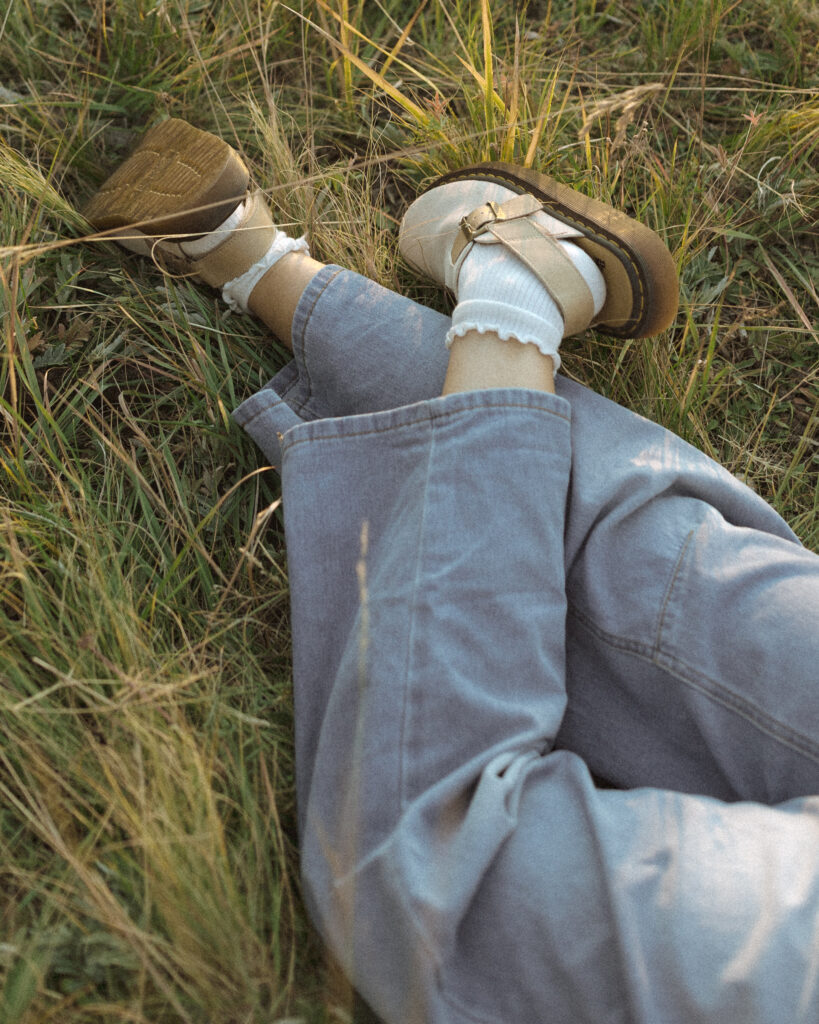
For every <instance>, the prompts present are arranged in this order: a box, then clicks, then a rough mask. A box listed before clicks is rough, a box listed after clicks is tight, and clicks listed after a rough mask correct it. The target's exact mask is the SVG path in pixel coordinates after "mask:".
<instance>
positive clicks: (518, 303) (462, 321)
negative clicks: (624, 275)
mask: <svg viewBox="0 0 819 1024" xmlns="http://www.w3.org/2000/svg"><path fill="white" fill-rule="evenodd" d="M512 194H513V193H512V192H510V193H509V195H510V196H511V195H512ZM537 216H539V215H537ZM558 244H559V245H560V246H561V247H562V249H563V251H564V252H565V253H566V255H567V256H568V257H569V259H571V261H572V263H574V265H575V266H576V267H577V269H578V270H579V271H580V273H581V275H582V276H583V280H584V281H585V282H586V284H587V285H588V287H589V290H590V291H591V293H592V299H593V301H594V312H595V313H597V312H599V311H600V309H601V308H602V306H603V303H604V302H605V299H606V285H605V281H604V280H603V275H602V273H601V272H600V269H599V268H598V266H597V264H596V263H595V262H594V260H593V259H592V258H591V257H590V256H589V255H588V254H587V253H585V252H584V251H583V250H582V249H581V248H580V247H579V246H577V245H575V244H574V243H573V242H570V241H565V240H560V241H559V242H558ZM456 299H457V305H456V306H455V309H454V310H453V312H452V326H451V327H450V329H449V331H448V333H447V336H446V342H447V346H449V345H451V344H452V341H453V340H454V339H455V338H458V337H461V336H462V335H464V334H466V333H467V332H469V331H479V332H482V333H486V332H489V331H491V332H494V333H496V334H498V335H499V336H500V337H501V338H503V339H505V340H512V339H514V340H516V341H519V342H522V343H524V344H533V345H535V346H536V347H537V348H538V349H539V350H540V351H541V352H542V353H543V354H544V355H548V356H551V357H552V359H553V361H554V365H555V370H557V368H558V367H559V366H560V356H559V355H558V346H559V345H560V342H561V341H562V339H563V330H564V324H563V317H562V315H561V313H560V310H559V309H558V307H557V305H556V303H555V301H554V299H552V297H551V295H549V293H548V292H547V291H546V289H545V288H544V287H543V285H542V284H541V282H540V281H539V280H538V278H537V277H536V276H535V275H534V274H533V273H532V271H531V270H529V268H528V267H527V266H526V265H525V264H524V263H521V261H520V260H518V259H517V258H516V257H515V256H514V255H513V254H512V253H511V252H509V251H508V250H507V249H506V248H505V247H504V246H503V245H500V244H499V243H495V242H490V243H484V242H482V241H481V239H478V240H476V242H475V244H474V245H473V246H472V249H471V250H470V251H469V253H468V254H467V256H466V259H465V260H464V262H463V264H462V266H461V269H460V273H459V275H458V284H457V294H456Z"/></svg>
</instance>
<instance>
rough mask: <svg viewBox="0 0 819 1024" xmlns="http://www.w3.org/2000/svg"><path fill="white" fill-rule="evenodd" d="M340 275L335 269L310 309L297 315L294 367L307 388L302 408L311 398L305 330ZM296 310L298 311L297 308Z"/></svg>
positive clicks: (310, 379) (311, 386)
mask: <svg viewBox="0 0 819 1024" xmlns="http://www.w3.org/2000/svg"><path fill="white" fill-rule="evenodd" d="M319 273H321V271H319ZM340 273H341V268H340V267H338V268H337V269H336V271H335V273H334V274H331V275H330V277H328V279H327V280H326V281H325V282H324V284H323V285H322V287H321V290H320V291H319V293H318V295H316V296H315V298H314V299H313V301H312V303H311V305H310V308H309V309H308V310H306V311H305V312H303V313H300V314H299V315H300V318H301V320H302V321H303V322H302V326H301V330H300V331H299V334H298V347H299V356H300V359H297V361H296V365H297V366H298V367H299V376H298V380H299V382H301V381H302V379H303V380H304V384H305V386H306V388H307V397H306V398H305V400H304V406H306V405H307V403H308V402H309V401H310V399H311V398H312V397H313V380H312V376H311V374H310V368H309V367H308V365H307V343H306V340H305V335H306V333H307V328H308V327H309V325H310V318H311V317H312V315H313V313H314V312H315V309H316V306H317V305H318V301H319V299H320V298H321V297H322V295H324V293H325V291H326V290H327V288H328V287H329V286H330V284H331V282H333V281H335V279H336V278H337V277H338V275H339V274H340ZM307 287H308V288H309V287H310V285H309V284H308V285H307ZM296 308H297V309H298V306H297V307H296ZM291 340H292V342H293V356H294V357H295V356H296V339H295V338H291Z"/></svg>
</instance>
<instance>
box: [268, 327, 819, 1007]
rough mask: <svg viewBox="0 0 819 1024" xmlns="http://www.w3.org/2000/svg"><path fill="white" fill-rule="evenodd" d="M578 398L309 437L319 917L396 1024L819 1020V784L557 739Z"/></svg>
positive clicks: (383, 421) (314, 901)
mask: <svg viewBox="0 0 819 1024" xmlns="http://www.w3.org/2000/svg"><path fill="white" fill-rule="evenodd" d="M473 340H474V339H473ZM496 341H499V339H494V338H490V339H488V343H489V344H490V345H493V346H494V347H496V355H498V356H499V357H500V358H501V359H502V355H501V353H502V352H503V351H508V352H509V353H510V359H511V360H512V366H506V367H500V368H499V369H500V373H499V378H498V381H496V383H497V382H500V380H505V379H507V378H508V375H510V374H515V373H516V372H517V369H516V368H515V366H514V361H515V354H516V350H514V349H511V348H510V347H509V346H510V343H509V342H500V345H505V346H507V348H506V349H503V348H498V347H497V345H495V342H496ZM463 344H464V345H466V344H467V342H466V341H465V342H464V343H463ZM511 344H515V343H511ZM478 355H479V347H478V346H476V347H475V348H474V349H469V348H464V350H463V351H462V353H461V357H462V362H463V365H462V367H461V369H462V371H463V372H464V373H465V374H466V375H469V374H470V373H471V372H472V371H474V372H475V373H483V372H484V367H483V363H482V361H481V359H480V358H477V359H473V358H472V357H477V356H478ZM541 358H547V357H541ZM470 362H473V363H474V365H473V366H470V365H469V364H470ZM485 383H487V384H491V383H492V381H485ZM519 383H521V384H524V385H532V384H536V383H537V375H535V379H532V378H524V379H522V380H520V381H519ZM571 415H572V410H571V406H570V404H569V403H568V402H567V401H566V400H565V399H562V398H561V397H559V396H556V395H552V394H549V393H548V391H547V390H544V391H539V390H534V389H532V387H531V386H529V387H527V388H526V389H518V388H509V389H491V388H489V389H487V390H481V391H477V392H475V391H471V392H461V393H452V394H449V395H447V396H445V397H443V398H440V399H435V400H432V401H429V402H422V403H418V404H416V405H412V406H409V407H403V408H400V409H395V410H387V411H383V412H379V413H375V414H369V415H359V416H355V417H351V418H344V419H328V420H319V421H316V422H313V423H306V424H303V425H301V426H298V427H296V428H294V429H293V430H291V431H290V432H288V434H287V435H286V437H285V440H284V449H285V452H284V464H283V485H284V494H285V509H286V526H287V540H288V550H289V553H290V570H291V588H292V595H293V629H294V644H295V656H296V665H295V668H296V679H295V683H296V725H297V756H298V772H299V774H298V786H299V806H300V828H301V837H302V863H303V873H304V882H305V893H306V897H307V900H308V904H309V907H310V909H311V913H312V915H313V917H314V920H315V921H316V923H317V925H318V927H319V928H320V929H321V931H322V933H323V934H324V936H325V937H326V939H327V941H328V942H329V944H330V945H331V947H332V948H333V950H334V952H335V953H336V955H337V956H338V957H339V958H340V960H341V962H342V963H343V965H344V966H345V969H346V970H347V971H348V972H349V974H350V977H351V978H352V980H353V982H354V983H355V984H356V985H357V986H358V987H359V988H360V989H361V991H362V992H363V993H364V995H365V996H366V998H367V999H368V1001H369V1002H370V1004H371V1005H372V1006H373V1007H374V1008H375V1009H376V1011H377V1012H379V1013H380V1014H381V1015H382V1016H383V1018H384V1019H385V1021H388V1022H390V1024H392V1022H396V1024H397V1022H399V1021H400V1022H401V1024H415V1022H419V1024H420V1022H424V1024H430V1022H439V1021H440V1022H444V1021H445V1022H452V1021H464V1022H466V1021H475V1020H487V1021H489V1020H503V1021H505V1022H507V1024H516V1022H520V1024H531V1021H536V1020H546V1019H554V1020H559V1021H572V1024H584V1022H588V1024H600V1022H601V1021H617V1022H623V1024H625V1022H628V1024H655V1022H656V1021H660V1020H661V1021H664V1022H669V1024H676V1022H679V1024H691V1022H692V1021H703V1022H705V1021H706V1020H708V1021H711V1020H717V1019H718V1020H720V1021H721V1022H724V1024H760V1022H766V1024H778V1021H780V1020H782V1019H788V1020H794V1021H802V1022H804V1024H807V1022H809V1021H811V1022H812V1021H813V1020H814V1019H815V1017H816V1014H817V1012H819V990H818V989H817V986H816V982H815V977H814V975H815V963H814V958H815V949H816V934H817V932H816V929H817V927H819V854H817V851H818V850H819V801H817V800H810V799H804V800H798V801H792V802H791V803H789V804H786V805H783V806H781V807H779V808H767V807H763V806H760V805H757V804H742V805H727V804H722V803H720V802H718V801H715V800H710V799H706V798H702V797H693V796H684V795H681V794H679V793H675V792H669V791H662V790H658V789H643V790H639V791H633V792H614V791H599V790H597V789H595V787H594V786H593V784H592V782H591V779H590V776H589V773H588V769H587V767H586V766H585V765H584V763H583V762H582V760H581V759H580V758H578V757H577V756H576V755H574V754H572V753H569V752H567V751H560V750H557V749H555V737H556V735H557V733H558V730H559V728H560V724H561V722H562V720H563V716H564V711H565V708H566V702H567V697H566V690H565V678H564V672H565V668H564V656H565V649H564V642H565V616H566V597H565V593H564V580H565V573H566V566H565V561H564V560H565V543H564V533H565V529H566V519H565V514H566V513H565V510H566V499H567V494H568V489H569V479H570V474H571V473H572V471H573V465H574V460H573V459H572V457H571V443H572V429H571ZM527 473H532V474H533V475H534V476H535V478H536V479H537V480H538V481H539V486H538V487H532V486H529V485H528V484H527V480H526V477H527ZM599 682H600V685H601V686H605V685H606V683H607V681H606V680H605V679H603V680H600V681H599Z"/></svg>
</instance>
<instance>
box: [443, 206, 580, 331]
mask: <svg viewBox="0 0 819 1024" xmlns="http://www.w3.org/2000/svg"><path fill="white" fill-rule="evenodd" d="M541 209H543V204H542V203H541V202H540V201H539V200H537V199H535V197H534V196H532V195H529V194H527V193H524V194H521V195H518V196H515V197H514V199H509V200H507V201H506V202H505V203H485V204H484V205H483V206H479V207H478V208H477V209H476V210H473V211H472V213H470V214H468V216H466V217H464V218H463V220H462V221H461V230H460V231H459V233H458V237H457V238H456V240H455V244H454V245H453V248H452V262H453V263H455V261H456V259H457V258H458V257H459V256H460V255H461V254H462V253H463V251H464V249H465V248H466V246H467V245H470V244H471V243H472V242H474V240H475V239H476V238H477V237H479V236H480V235H482V234H491V235H492V236H493V237H494V238H495V239H497V241H498V242H500V243H501V244H502V245H503V246H504V247H505V248H507V249H508V250H509V251H510V252H512V253H513V254H514V255H515V256H516V257H517V258H518V259H519V260H520V261H521V262H522V263H523V264H525V265H526V266H527V267H528V268H529V269H530V270H531V271H532V273H533V274H534V275H535V277H537V279H538V280H539V281H540V283H541V284H542V285H543V287H544V288H545V289H546V291H547V292H548V293H549V295H550V296H551V297H552V299H553V300H554V302H555V305H556V306H557V308H558V309H559V310H560V313H561V316H562V317H563V323H564V337H569V336H570V335H572V334H579V333H580V332H581V331H584V330H585V329H586V328H587V327H588V326H589V324H590V323H591V322H592V320H593V318H594V299H593V297H592V293H591V290H590V289H589V286H588V285H587V284H586V282H585V280H584V279H583V275H582V274H581V273H580V271H579V270H578V269H577V267H576V266H575V265H574V263H572V261H571V260H570V259H569V257H568V256H567V255H566V253H565V252H564V250H563V249H562V247H561V246H560V245H559V244H558V242H557V240H556V236H555V235H553V234H552V233H551V232H549V231H547V230H546V229H545V228H542V227H540V225H538V224H536V223H535V222H534V221H533V220H532V219H531V216H530V215H531V214H532V213H535V212H536V211H537V210H541ZM567 234H569V231H568V229H567ZM571 234H572V235H573V234H574V232H571Z"/></svg>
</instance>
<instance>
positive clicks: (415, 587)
mask: <svg viewBox="0 0 819 1024" xmlns="http://www.w3.org/2000/svg"><path fill="white" fill-rule="evenodd" d="M434 452H435V431H434V429H432V425H431V424H430V438H429V455H428V457H427V471H426V475H425V477H424V499H423V504H422V506H421V507H422V509H423V511H422V513H421V522H420V523H419V525H418V542H417V546H416V552H417V555H416V558H415V578H414V580H413V582H412V604H411V608H412V614H411V617H410V621H409V625H408V627H407V654H406V663H405V666H404V680H405V683H404V701H403V705H402V708H401V738H400V743H401V757H400V759H399V762H398V810H399V813H401V814H403V812H404V797H405V793H404V786H405V784H406V776H405V771H404V765H405V763H406V761H407V754H406V742H407V729H408V719H409V714H410V712H409V706H410V700H411V684H410V673H411V669H412V663H413V657H412V652H413V645H414V639H415V621H416V618H417V610H418V604H417V598H418V591H419V589H420V578H421V558H422V554H423V540H424V534H425V532H426V522H427V507H428V504H429V503H428V500H427V499H428V496H429V485H430V477H431V475H432V458H433V454H434Z"/></svg>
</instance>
